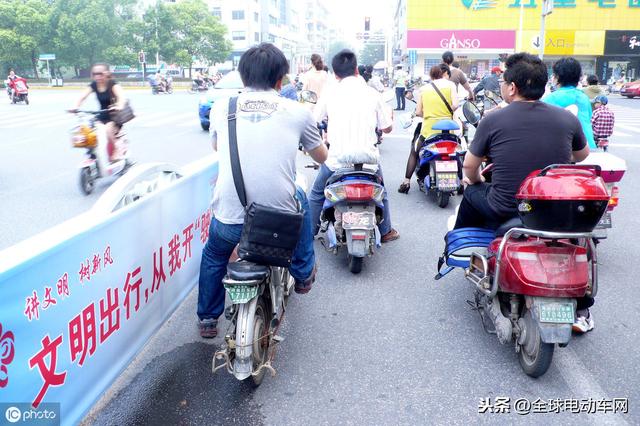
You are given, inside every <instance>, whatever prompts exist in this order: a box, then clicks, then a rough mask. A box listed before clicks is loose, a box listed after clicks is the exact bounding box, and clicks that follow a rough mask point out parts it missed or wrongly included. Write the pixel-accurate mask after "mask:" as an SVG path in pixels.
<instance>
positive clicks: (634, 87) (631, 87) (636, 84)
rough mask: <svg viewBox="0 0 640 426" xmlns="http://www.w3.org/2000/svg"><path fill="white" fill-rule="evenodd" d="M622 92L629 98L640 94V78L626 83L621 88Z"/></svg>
mask: <svg viewBox="0 0 640 426" xmlns="http://www.w3.org/2000/svg"><path fill="white" fill-rule="evenodd" d="M620 94H621V95H622V96H626V97H627V98H629V99H631V98H633V97H634V96H640V80H636V81H632V82H629V83H625V84H624V85H623V86H622V88H621V89H620Z"/></svg>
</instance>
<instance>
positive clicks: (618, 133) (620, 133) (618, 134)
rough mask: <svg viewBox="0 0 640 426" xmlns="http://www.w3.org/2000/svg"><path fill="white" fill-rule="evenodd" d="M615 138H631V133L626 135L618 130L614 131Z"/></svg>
mask: <svg viewBox="0 0 640 426" xmlns="http://www.w3.org/2000/svg"><path fill="white" fill-rule="evenodd" d="M613 136H622V137H629V136H631V135H630V134H629V133H624V132H619V131H617V130H614V131H613Z"/></svg>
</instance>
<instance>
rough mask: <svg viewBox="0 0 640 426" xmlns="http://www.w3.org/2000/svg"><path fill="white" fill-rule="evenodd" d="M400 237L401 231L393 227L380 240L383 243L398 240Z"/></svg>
mask: <svg viewBox="0 0 640 426" xmlns="http://www.w3.org/2000/svg"><path fill="white" fill-rule="evenodd" d="M398 238H400V233H399V232H398V231H396V230H395V229H393V228H391V231H389V232H387V233H386V234H384V235H383V236H382V238H381V239H380V240H381V241H382V242H383V243H388V242H391V241H394V240H397V239H398Z"/></svg>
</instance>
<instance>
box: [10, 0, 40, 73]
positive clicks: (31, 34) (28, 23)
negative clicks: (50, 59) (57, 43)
mask: <svg viewBox="0 0 640 426" xmlns="http://www.w3.org/2000/svg"><path fill="white" fill-rule="evenodd" d="M48 11H49V9H48V6H47V2H45V1H44V0H26V1H19V2H18V1H13V0H0V62H1V63H4V64H12V65H13V66H16V67H19V68H27V67H30V68H31V69H32V70H33V73H34V76H35V77H36V78H38V77H39V75H38V56H39V54H40V53H43V52H41V51H40V49H41V47H43V45H44V44H45V42H46V40H47V28H48V24H47V23H48Z"/></svg>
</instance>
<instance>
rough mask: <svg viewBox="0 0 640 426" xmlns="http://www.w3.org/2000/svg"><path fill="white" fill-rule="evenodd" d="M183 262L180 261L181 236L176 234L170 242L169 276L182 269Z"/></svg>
mask: <svg viewBox="0 0 640 426" xmlns="http://www.w3.org/2000/svg"><path fill="white" fill-rule="evenodd" d="M181 266H182V261H181V260H180V236H179V235H178V234H175V235H174V236H173V238H172V239H171V241H169V275H170V276H173V274H174V273H175V272H176V271H177V270H178V269H180V267H181Z"/></svg>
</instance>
